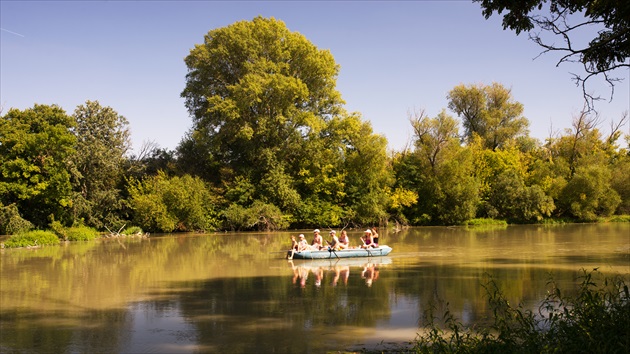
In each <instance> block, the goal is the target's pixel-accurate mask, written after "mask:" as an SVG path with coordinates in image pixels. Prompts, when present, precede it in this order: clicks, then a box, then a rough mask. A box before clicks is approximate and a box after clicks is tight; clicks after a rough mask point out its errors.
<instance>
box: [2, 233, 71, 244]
mask: <svg viewBox="0 0 630 354" xmlns="http://www.w3.org/2000/svg"><path fill="white" fill-rule="evenodd" d="M59 243H60V241H59V238H58V237H57V235H55V233H54V232H52V231H42V230H35V231H28V232H25V233H21V234H18V235H14V236H11V237H9V239H8V240H7V241H6V242H5V243H4V246H5V247H8V248H16V247H34V246H46V245H58V244H59Z"/></svg>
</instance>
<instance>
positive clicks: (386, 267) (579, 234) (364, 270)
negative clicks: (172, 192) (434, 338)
mask: <svg viewBox="0 0 630 354" xmlns="http://www.w3.org/2000/svg"><path fill="white" fill-rule="evenodd" d="M304 233H307V232H304ZM290 234H291V233H289V232H278V233H268V234H266V233H265V234H253V233H237V234H235V233H228V234H208V235H185V236H172V235H168V236H161V237H150V238H148V239H121V240H117V239H108V240H103V241H97V242H86V243H71V244H66V245H63V246H60V247H46V248H41V249H35V250H26V249H20V250H3V251H2V253H1V254H0V266H1V268H0V272H1V273H0V352H3V353H4V352H7V353H10V352H55V353H62V352H102V353H112V352H133V353H180V352H181V353H188V352H231V353H237V352H244V353H250V352H259V353H271V352H279V353H287V352H291V353H292V352H311V353H320V352H325V351H328V350H357V349H361V348H370V349H379V348H380V349H385V348H388V347H391V346H393V345H400V344H404V343H405V342H408V341H410V340H413V339H414V338H415V336H416V334H417V333H418V332H419V326H420V325H421V324H422V321H423V316H424V315H425V313H426V311H427V310H428V309H429V308H431V307H432V306H433V307H435V308H436V309H437V313H438V314H440V315H441V312H440V311H443V310H444V309H446V307H445V304H446V303H447V302H448V303H449V309H450V311H451V312H452V313H454V314H455V315H456V316H457V317H458V318H459V319H460V320H461V322H463V323H465V324H475V323H483V322H485V321H486V317H487V316H488V306H487V303H486V298H485V292H484V289H483V287H482V285H483V284H485V282H487V281H488V279H489V278H490V277H492V279H494V280H496V281H497V282H498V284H499V286H500V287H501V289H502V290H503V292H504V293H505V295H506V296H507V297H508V299H509V300H510V302H511V303H513V304H517V303H522V304H524V306H526V307H528V308H531V309H537V307H538V304H539V303H540V301H541V300H542V299H543V298H544V296H545V294H546V291H547V290H548V286H547V281H548V280H549V278H550V276H553V277H554V279H555V280H556V282H557V283H558V284H560V286H561V289H563V290H566V291H569V292H570V291H571V290H572V289H575V285H576V283H577V280H576V279H577V277H579V276H580V274H581V271H580V269H582V268H585V269H592V268H599V270H600V272H602V273H604V274H606V275H611V274H622V275H624V276H625V278H626V280H627V279H628V276H629V275H630V224H627V223H625V224H601V225H600V224H592V225H563V226H553V227H548V226H547V227H542V226H509V227H505V228H500V229H494V230H480V229H467V228H442V227H440V228H438V227H436V228H413V229H409V230H404V231H402V232H399V233H391V232H390V233H387V232H381V243H382V244H388V245H390V246H392V247H393V248H394V251H393V252H392V253H391V254H390V255H389V256H388V257H383V258H372V259H367V258H365V259H351V260H339V261H328V260H325V261H298V260H295V261H292V262H290V261H287V260H285V259H283V256H284V255H283V253H282V252H280V250H282V249H284V248H286V247H287V246H288V244H289V242H288V240H289V235H290ZM349 234H350V239H351V241H354V243H355V244H356V243H357V242H358V238H359V236H360V234H361V233H360V231H356V232H355V231H350V232H349ZM307 235H308V236H311V234H310V233H307Z"/></svg>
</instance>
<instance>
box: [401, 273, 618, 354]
mask: <svg viewBox="0 0 630 354" xmlns="http://www.w3.org/2000/svg"><path fill="white" fill-rule="evenodd" d="M594 273H595V275H600V274H599V273H597V271H596V270H595V271H594V272H587V271H585V270H584V271H583V275H582V276H581V277H580V278H581V283H580V285H579V286H578V290H577V293H576V295H565V294H563V293H562V292H561V291H560V289H558V288H557V287H556V286H555V283H554V282H553V281H550V285H551V290H550V291H549V293H548V295H547V297H546V299H545V300H544V301H543V303H542V305H541V306H540V307H539V311H537V313H534V312H532V311H530V310H528V309H524V308H522V307H521V306H520V305H519V306H517V307H513V306H512V305H510V303H509V302H508V301H507V299H506V298H505V297H504V295H503V294H502V292H501V291H500V290H499V288H498V286H497V284H496V282H494V280H492V279H491V280H490V281H489V282H488V283H487V284H486V285H485V289H486V292H487V295H488V302H489V307H490V309H491V310H492V313H493V318H491V321H492V324H491V325H489V326H487V327H484V328H467V327H465V326H464V325H462V324H461V323H460V322H459V321H458V320H457V319H456V318H455V317H454V316H453V314H452V313H450V311H449V310H448V309H447V310H446V312H445V314H444V315H443V316H441V317H440V318H436V317H435V316H434V314H433V312H434V310H435V308H432V309H431V310H429V312H428V314H427V315H426V321H427V323H426V326H425V330H426V331H425V332H424V333H425V334H423V335H419V337H418V338H416V339H415V340H414V341H413V342H411V345H412V346H411V347H410V348H404V350H400V351H405V352H411V353H423V354H424V353H427V354H428V353H431V354H434V353H628V351H629V348H630V335H628V334H629V333H630V316H629V315H628V314H630V293H629V291H628V286H627V285H626V284H625V281H624V280H623V279H622V278H621V277H617V278H612V279H611V278H604V279H603V280H601V281H600V282H599V283H598V282H596V281H595V280H594V278H595V277H594ZM438 320H443V321H444V323H445V325H444V326H440V325H438V324H436V322H437V321H438Z"/></svg>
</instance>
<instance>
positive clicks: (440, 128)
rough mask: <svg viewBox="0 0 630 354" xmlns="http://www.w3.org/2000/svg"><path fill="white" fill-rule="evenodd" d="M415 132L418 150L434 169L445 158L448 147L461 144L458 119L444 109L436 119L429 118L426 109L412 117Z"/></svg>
mask: <svg viewBox="0 0 630 354" xmlns="http://www.w3.org/2000/svg"><path fill="white" fill-rule="evenodd" d="M410 121H411V125H412V127H413V129H414V133H415V139H416V141H415V147H416V152H417V153H420V154H421V155H422V156H424V157H425V158H426V159H427V161H428V162H429V165H430V166H431V169H432V170H435V168H436V166H437V165H438V164H440V163H441V162H442V161H443V160H444V155H447V156H448V154H447V149H449V148H452V147H453V146H457V145H459V141H458V134H459V132H458V127H457V121H456V120H455V119H454V118H453V117H451V116H450V115H448V114H446V112H445V111H444V110H442V112H440V114H438V116H437V117H436V118H434V119H430V118H428V117H427V116H426V115H425V113H424V111H420V112H416V113H415V114H414V116H413V117H410Z"/></svg>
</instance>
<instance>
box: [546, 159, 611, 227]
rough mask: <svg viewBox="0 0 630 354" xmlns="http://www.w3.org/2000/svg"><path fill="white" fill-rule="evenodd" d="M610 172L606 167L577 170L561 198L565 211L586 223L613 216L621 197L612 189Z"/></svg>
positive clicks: (589, 167)
mask: <svg viewBox="0 0 630 354" xmlns="http://www.w3.org/2000/svg"><path fill="white" fill-rule="evenodd" d="M610 182H611V177H610V170H609V169H608V168H607V167H606V166H584V167H580V168H578V169H577V171H576V173H575V175H574V176H573V178H572V179H571V180H570V181H569V182H568V183H567V185H566V186H565V188H564V189H563V190H562V192H561V194H560V197H559V202H558V203H559V204H560V205H561V207H562V209H563V211H565V212H566V213H567V214H569V215H570V216H573V217H575V218H578V219H580V220H584V221H595V220H596V219H597V217H598V216H610V215H612V214H613V213H614V212H615V210H616V209H617V206H619V204H620V203H621V197H620V196H619V194H617V192H616V191H615V190H614V189H613V188H612V187H611V183H610Z"/></svg>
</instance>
